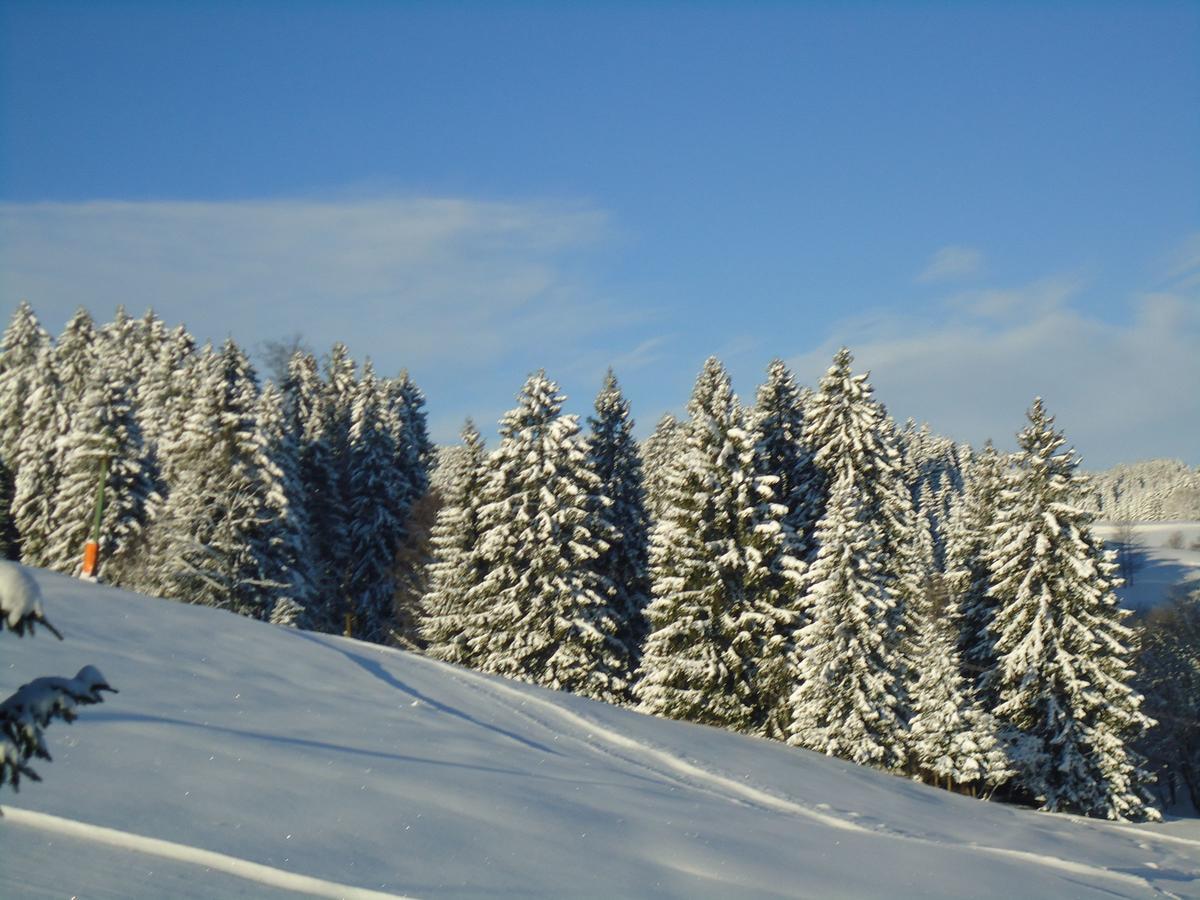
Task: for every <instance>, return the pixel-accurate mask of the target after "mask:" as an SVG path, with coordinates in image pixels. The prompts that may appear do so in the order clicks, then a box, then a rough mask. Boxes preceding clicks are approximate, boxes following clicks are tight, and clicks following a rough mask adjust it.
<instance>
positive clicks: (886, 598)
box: [788, 475, 906, 768]
mask: <svg viewBox="0 0 1200 900" xmlns="http://www.w3.org/2000/svg"><path fill="white" fill-rule="evenodd" d="M816 544H817V548H818V550H817V557H816V559H815V560H814V561H813V563H812V567H811V569H810V570H809V571H808V573H807V577H806V581H807V582H808V583H809V585H810V587H809V591H808V594H807V595H806V597H805V603H806V605H807V607H808V609H807V614H808V618H809V621H808V624H806V625H805V626H804V627H803V628H802V629H801V630H800V632H799V634H798V635H797V637H796V642H797V645H798V646H797V653H798V656H799V668H798V673H797V681H798V686H797V688H796V690H795V691H794V692H793V693H792V696H791V698H790V703H791V707H792V715H791V724H790V728H789V732H790V737H789V739H788V740H789V743H791V744H794V745H796V746H801V747H807V748H809V749H810V750H816V751H818V752H820V753H827V754H829V755H831V756H841V757H843V758H845V759H849V760H850V761H852V762H856V763H860V764H867V765H875V766H880V767H884V768H898V767H899V766H901V765H903V763H904V761H905V752H904V745H905V739H906V735H905V733H904V720H903V711H902V709H901V690H900V684H899V663H898V659H897V656H898V654H897V650H896V647H895V646H894V642H893V641H892V640H891V639H890V636H889V627H890V625H889V622H890V619H891V617H892V612H893V609H894V607H895V601H894V599H893V598H892V596H891V595H890V594H889V593H888V591H887V590H886V589H885V588H884V587H883V584H884V578H883V553H882V550H881V541H880V538H879V535H878V531H877V529H876V528H875V526H874V525H873V523H872V519H871V517H870V516H869V515H868V513H867V510H866V509H865V507H864V503H863V500H862V496H861V494H860V492H859V491H858V489H857V486H856V485H855V482H854V479H853V478H851V477H848V476H847V475H842V476H840V477H838V478H837V479H836V480H835V481H834V483H833V490H832V493H831V494H830V496H829V500H828V504H827V506H826V510H825V513H824V515H823V516H822V517H821V521H820V523H819V524H818V525H817V531H816Z"/></svg>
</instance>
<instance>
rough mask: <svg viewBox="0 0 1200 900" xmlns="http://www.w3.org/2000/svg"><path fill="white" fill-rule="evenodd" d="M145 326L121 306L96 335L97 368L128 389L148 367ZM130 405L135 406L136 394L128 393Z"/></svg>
mask: <svg viewBox="0 0 1200 900" xmlns="http://www.w3.org/2000/svg"><path fill="white" fill-rule="evenodd" d="M144 325H145V320H144V319H135V318H133V317H132V316H130V315H129V313H128V312H126V311H125V307H124V306H118V307H117V312H116V315H115V316H113V320H112V321H111V322H106V323H105V324H104V325H102V326H100V328H99V330H98V331H97V332H96V358H97V360H98V361H99V364H100V366H101V367H102V368H104V369H106V370H109V371H110V372H112V373H115V374H116V376H117V377H118V378H119V379H120V380H121V381H123V382H125V383H126V384H128V385H130V386H132V385H135V384H136V383H137V382H138V380H139V379H140V378H141V377H142V375H143V373H144V372H145V371H146V369H147V368H148V358H147V351H148V349H149V347H148V342H147V340H146V336H145V335H144V334H143V332H142V327H143V326H144ZM107 377H111V376H107ZM129 402H130V403H132V404H135V405H136V403H137V394H136V391H131V392H130V396H129Z"/></svg>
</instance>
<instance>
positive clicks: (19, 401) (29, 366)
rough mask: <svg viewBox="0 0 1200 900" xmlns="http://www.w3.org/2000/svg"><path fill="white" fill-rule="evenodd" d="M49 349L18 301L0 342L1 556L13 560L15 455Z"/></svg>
mask: <svg viewBox="0 0 1200 900" xmlns="http://www.w3.org/2000/svg"><path fill="white" fill-rule="evenodd" d="M49 347H50V335H49V334H47V333H46V330H45V329H44V328H42V326H41V325H40V324H39V323H38V320H37V316H35V315H34V312H33V308H32V307H31V306H30V305H29V304H28V303H26V302H25V301H21V303H20V304H19V305H18V306H17V309H16V312H14V313H13V316H12V319H11V321H10V322H9V325H8V328H7V329H6V330H5V332H4V340H3V343H0V514H2V515H3V525H2V530H0V556H2V557H5V558H10V557H13V558H15V557H16V556H17V555H18V553H19V550H20V547H19V539H18V533H17V527H16V523H15V518H14V516H15V513H14V508H13V504H14V502H15V499H16V474H17V452H18V450H19V449H20V446H21V436H22V433H23V432H24V430H25V429H26V427H27V425H28V421H29V409H28V400H29V395H30V393H31V392H32V391H33V389H34V385H35V382H37V381H38V380H39V378H40V377H42V375H41V374H39V372H38V366H39V365H45V364H46V362H47V361H48V359H49ZM43 374H44V373H43Z"/></svg>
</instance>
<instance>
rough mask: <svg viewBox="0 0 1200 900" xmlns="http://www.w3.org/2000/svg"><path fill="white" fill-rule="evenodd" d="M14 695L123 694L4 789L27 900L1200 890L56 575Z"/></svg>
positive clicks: (8, 640)
mask: <svg viewBox="0 0 1200 900" xmlns="http://www.w3.org/2000/svg"><path fill="white" fill-rule="evenodd" d="M33 575H34V577H35V578H36V579H37V581H38V582H39V583H40V584H41V586H42V590H43V593H44V596H45V610H46V616H47V618H48V619H49V620H50V621H51V622H53V623H54V625H55V626H57V627H58V628H59V629H60V630H61V631H62V632H63V635H64V637H65V640H64V641H62V642H59V641H56V640H53V639H51V638H46V637H38V636H35V637H32V638H30V637H26V638H22V639H18V638H16V637H14V636H12V635H4V636H3V638H2V640H3V648H4V664H3V666H0V694H7V693H9V692H11V691H12V690H14V689H15V688H16V687H17V686H18V685H19V684H21V683H23V682H25V681H28V680H31V679H32V678H34V677H36V676H39V675H45V674H52V673H60V672H63V671H74V670H75V669H77V668H79V667H80V666H81V665H83V664H85V663H93V664H95V665H97V666H98V667H99V668H100V669H101V670H102V671H103V672H104V673H105V674H106V675H107V676H108V678H109V680H110V681H111V683H112V684H113V686H114V687H116V688H118V689H120V691H121V693H120V694H118V695H116V696H113V697H111V698H109V699H106V701H105V703H104V704H103V705H102V706H97V707H89V708H88V709H86V710H83V711H82V714H81V716H80V718H79V720H78V721H77V722H75V723H74V724H71V725H65V724H62V723H56V724H55V725H54V726H52V727H51V729H50V731H49V732H48V742H49V746H50V750H51V753H53V754H54V761H53V762H52V763H46V762H41V763H40V765H38V766H37V768H38V771H39V772H40V773H41V774H42V776H43V777H44V778H45V781H44V782H43V783H41V784H36V783H28V784H27V785H25V786H23V788H22V790H21V792H20V793H18V794H13V793H12V792H10V791H7V792H5V793H4V794H2V795H0V805H2V806H3V811H4V818H3V819H0V860H2V864H0V896H4V897H9V896H12V897H22V898H26V897H28V898H36V897H69V896H72V895H78V896H80V897H88V898H93V897H99V898H131V900H133V898H159V897H167V896H169V897H180V898H182V897H268V898H273V897H298V896H315V897H348V898H351V897H380V896H397V897H418V898H425V897H484V896H486V897H560V896H572V897H597V898H600V897H603V898H610V897H614V896H621V897H689V898H690V897H731V896H737V897H813V898H837V897H897V896H901V897H915V896H921V897H946V898H951V897H964V896H972V897H1005V898H1008V897H1011V896H1013V894H1014V893H1019V894H1023V895H1025V896H1047V897H1049V896H1054V897H1096V898H1101V897H1105V898H1111V897H1114V896H1116V897H1200V823H1198V822H1197V821H1196V820H1177V821H1173V822H1167V823H1165V824H1162V825H1137V826H1131V825H1122V824H1114V823H1107V822H1096V821H1091V820H1085V819H1080V818H1076V817H1070V816H1054V815H1048V814H1041V813H1037V812H1033V811H1030V810H1024V809H1018V808H1015V807H1010V806H1003V805H1000V804H991V803H982V802H980V801H976V800H972V799H970V798H966V797H960V796H956V795H953V794H948V793H946V792H943V791H939V790H935V789H933V788H929V787H926V786H924V785H920V784H915V783H913V782H911V781H907V780H905V779H902V778H897V777H893V776H889V775H885V774H882V773H879V772H875V771H872V770H868V769H862V768H858V767H855V766H852V765H849V764H847V763H843V762H840V761H838V760H833V759H829V758H826V757H822V756H818V755H816V754H812V753H809V752H807V751H800V750H794V749H789V748H788V747H785V746H783V745H781V744H777V743H773V742H769V741H764V740H757V739H753V738H746V737H742V736H739V735H734V734H729V733H727V732H723V731H720V730H717V729H712V728H704V727H700V726H694V725H688V724H685V723H680V722H672V721H666V720H660V719H654V718H650V717H648V716H643V715H640V714H637V713H634V712H631V711H628V710H623V709H618V708H615V707H611V706H607V705H605V704H602V703H596V702H593V701H589V700H585V699H582V698H579V697H573V696H569V695H566V694H558V693H554V692H552V691H547V690H544V689H541V688H537V687H532V686H529V685H523V684H518V683H514V682H507V681H504V680H502V679H498V678H492V677H487V676H482V675H479V674H476V673H474V672H470V671H467V670H463V669H459V668H455V667H453V666H449V665H446V664H443V663H439V662H436V661H433V660H429V659H426V658H424V657H421V656H417V655H414V654H408V653H403V652H400V651H394V650H388V649H385V648H381V647H377V646H374V645H370V644H363V643H359V642H356V641H352V640H347V639H344V638H339V637H333V636H329V635H317V634H310V633H307V632H299V631H294V630H289V629H284V628H277V627H275V626H272V625H267V624H264V623H261V622H254V621H251V620H248V619H243V618H239V617H237V616H234V615H231V614H228V613H224V612H221V611H218V610H212V609H206V608H201V607H192V606H183V605H179V604H175V603H171V602H169V601H163V600H157V599H152V598H147V597H141V596H138V595H136V594H130V593H125V592H122V591H118V590H114V589H111V588H106V587H103V586H96V585H91V584H87V583H83V582H79V581H75V580H73V579H70V578H66V577H63V576H59V575H52V574H48V573H43V572H37V571H34V572H33Z"/></svg>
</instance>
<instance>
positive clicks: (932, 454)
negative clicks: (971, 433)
mask: <svg viewBox="0 0 1200 900" xmlns="http://www.w3.org/2000/svg"><path fill="white" fill-rule="evenodd" d="M899 440H900V447H901V450H902V452H903V454H904V459H905V463H906V480H907V481H908V485H909V489H910V490H911V492H912V498H913V502H914V503H915V504H916V507H917V511H918V512H919V513H920V514H921V515H922V516H924V517H925V520H926V523H927V526H928V528H929V531H930V535H931V537H932V540H933V554H934V563H935V565H936V566H937V568H938V570H939V571H942V570H944V567H945V555H946V541H945V531H946V529H947V527H948V522H949V518H950V511H951V508H952V507H953V506H954V504H955V503H956V502H957V500H958V498H959V497H960V496H961V495H962V493H963V490H964V476H963V468H964V454H965V450H966V448H965V447H964V446H961V445H959V444H956V443H955V442H954V441H952V440H950V439H949V438H946V437H941V436H939V435H935V434H933V433H932V432H931V431H930V429H929V425H928V424H927V423H926V424H922V425H921V427H920V428H918V427H917V426H916V423H915V422H914V421H913V420H912V419H909V420H908V421H907V422H905V424H904V428H903V430H902V431H901V432H900V433H899Z"/></svg>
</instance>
